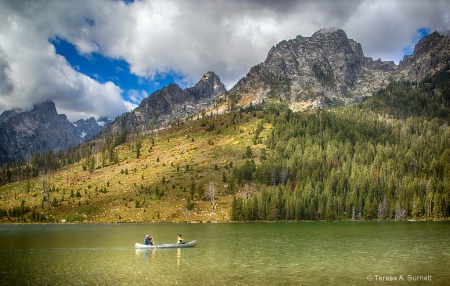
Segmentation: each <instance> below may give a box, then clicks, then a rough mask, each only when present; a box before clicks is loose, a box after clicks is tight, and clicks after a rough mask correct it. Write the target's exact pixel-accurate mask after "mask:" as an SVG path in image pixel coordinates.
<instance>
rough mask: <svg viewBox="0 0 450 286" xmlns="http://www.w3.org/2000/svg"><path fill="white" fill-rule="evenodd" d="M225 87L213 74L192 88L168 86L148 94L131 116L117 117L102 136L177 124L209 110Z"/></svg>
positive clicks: (209, 74) (208, 74) (128, 114)
mask: <svg viewBox="0 0 450 286" xmlns="http://www.w3.org/2000/svg"><path fill="white" fill-rule="evenodd" d="M226 92H227V90H226V88H225V85H224V84H223V83H222V82H221V81H220V79H219V77H218V76H217V75H216V74H215V73H214V72H211V71H209V72H207V73H205V74H204V75H203V76H202V78H201V79H200V81H199V82H197V83H196V84H195V85H194V86H193V87H190V88H186V89H184V90H183V89H181V88H180V87H179V86H178V85H176V84H170V85H168V86H166V87H164V88H162V89H160V90H158V91H155V92H154V93H152V94H151V95H150V96H149V97H147V98H146V99H144V100H143V101H142V102H141V104H140V105H139V106H138V107H137V108H136V109H134V110H133V111H131V112H128V113H125V114H123V115H121V116H120V117H119V118H117V119H116V120H114V122H112V123H111V124H110V125H109V126H107V127H106V128H105V130H104V131H103V132H104V133H112V134H116V133H119V132H123V131H124V130H128V131H131V130H136V129H147V128H159V127H163V126H167V125H171V124H173V123H174V122H179V121H180V120H184V119H186V118H188V117H190V116H193V115H195V114H198V113H199V112H201V111H202V110H203V109H205V108H208V107H210V106H211V105H212V104H213V102H214V99H215V98H216V97H218V96H219V95H222V94H224V93H226Z"/></svg>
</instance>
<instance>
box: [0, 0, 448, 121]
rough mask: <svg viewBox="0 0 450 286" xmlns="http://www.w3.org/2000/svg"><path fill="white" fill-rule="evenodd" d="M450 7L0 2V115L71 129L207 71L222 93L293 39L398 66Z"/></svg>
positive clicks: (281, 0) (403, 1) (147, 0)
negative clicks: (338, 36) (14, 112)
mask: <svg viewBox="0 0 450 286" xmlns="http://www.w3.org/2000/svg"><path fill="white" fill-rule="evenodd" d="M449 7H450V0H433V1H426V0H423V1H418V0H386V1H385V0H379V1H376V0H360V1H358V0H348V1H346V0H342V1H336V0H317V1H313V0H297V1H296V0H278V1H271V0H259V1H257V0H228V1H219V0H217V1H214V0H142V1H131V0H127V1H122V0H95V1H90V0H77V1H59V0H48V1H47V0H39V1H32V0H21V1H13V0H0V113H1V112H3V111H4V110H9V109H12V108H23V109H27V108H31V107H32V106H33V104H35V103H39V102H43V101H47V100H53V101H54V102H55V104H56V108H57V111H58V113H60V114H66V115H67V117H68V119H69V120H71V121H76V120H78V119H87V118H89V117H92V116H93V117H95V118H96V119H97V118H98V117H100V116H107V117H110V118H115V117H117V116H118V115H120V114H122V113H124V112H127V111H130V110H132V109H134V108H136V107H137V106H138V105H139V103H140V102H141V101H142V100H143V99H144V98H146V97H148V96H149V95H151V94H152V92H154V91H156V90H158V89H161V88H162V87H164V86H167V85H168V84H170V83H176V84H178V85H179V86H180V87H182V88H186V87H191V86H193V85H195V83H196V82H198V81H199V80H200V79H201V77H202V75H203V74H205V73H206V72H208V71H213V72H215V73H216V74H217V75H218V76H219V78H220V79H221V80H222V82H223V83H224V84H225V86H226V87H227V89H231V88H232V87H233V85H234V84H235V83H236V82H237V81H238V80H239V79H240V78H242V77H243V76H245V75H246V74H247V72H248V71H249V70H250V68H251V67H252V66H254V65H257V64H258V63H260V62H263V61H264V60H265V58H266V56H267V53H268V52H269V50H270V48H271V47H272V46H274V45H276V44H277V43H279V42H280V41H282V40H289V39H292V38H295V37H296V36H297V35H301V36H304V37H310V36H311V35H312V34H313V33H314V32H316V31H318V30H320V29H321V28H329V27H337V28H341V29H343V30H344V31H345V32H346V34H347V36H348V37H349V38H351V39H354V40H355V41H357V42H359V43H361V45H362V49H363V51H364V55H365V56H370V57H372V58H374V59H378V58H381V59H382V60H384V61H388V60H389V61H395V62H396V63H398V62H399V60H401V59H402V58H403V56H404V55H405V54H411V53H412V52H413V49H414V45H415V44H416V43H417V42H418V41H419V40H420V39H421V38H422V37H423V36H425V35H427V34H429V33H431V32H433V31H448V30H450V8H449Z"/></svg>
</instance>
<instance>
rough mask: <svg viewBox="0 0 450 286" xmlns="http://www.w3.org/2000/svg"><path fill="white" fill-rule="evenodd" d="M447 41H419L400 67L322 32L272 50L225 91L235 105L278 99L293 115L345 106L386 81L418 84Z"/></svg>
mask: <svg viewBox="0 0 450 286" xmlns="http://www.w3.org/2000/svg"><path fill="white" fill-rule="evenodd" d="M449 41H450V38H449V37H448V36H445V35H441V34H439V33H437V32H435V33H432V34H431V35H429V36H426V37H424V38H423V39H422V40H421V41H419V43H418V44H417V46H416V48H415V50H414V53H413V55H411V56H405V58H404V60H403V61H402V62H401V63H400V65H398V66H397V65H395V63H393V62H383V61H381V60H376V61H374V60H373V59H372V58H370V57H365V56H364V53H363V50H362V47H361V45H360V44H359V43H357V42H356V41H354V40H352V39H349V38H348V37H347V35H346V34H345V32H344V31H343V30H341V29H322V30H319V31H317V32H316V33H314V34H313V35H312V36H311V37H301V36H298V37H297V38H295V39H291V40H289V41H282V42H280V43H279V44H278V45H276V46H275V47H273V48H272V49H271V50H270V51H269V53H268V55H267V58H266V60H265V61H264V62H263V63H261V64H259V65H257V66H255V67H253V68H252V69H251V70H250V72H249V73H248V74H247V75H246V76H245V77H244V78H242V79H241V80H240V81H239V82H238V83H237V84H236V85H235V86H234V87H233V88H232V89H231V90H230V92H229V94H228V95H229V97H230V98H231V99H232V100H235V101H236V102H238V101H239V100H242V99H244V100H242V101H243V102H249V101H253V102H254V103H257V102H260V101H261V100H262V99H264V98H270V97H274V96H276V97H282V98H284V99H286V100H288V101H289V102H290V107H291V109H293V110H304V109H309V108H314V107H326V106H330V105H335V106H339V105H340V104H350V103H354V102H358V101H360V100H361V98H362V97H366V96H370V95H372V93H373V92H375V91H377V90H379V89H380V88H383V87H386V86H387V84H388V83H389V80H390V79H397V80H400V79H408V80H412V81H417V80H422V79H423V78H425V77H426V76H429V75H430V74H431V73H433V72H436V71H437V70H439V69H440V68H442V67H443V66H445V65H446V64H447V63H449V58H450V45H449Z"/></svg>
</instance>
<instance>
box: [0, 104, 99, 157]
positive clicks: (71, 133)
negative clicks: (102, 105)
mask: <svg viewBox="0 0 450 286" xmlns="http://www.w3.org/2000/svg"><path fill="white" fill-rule="evenodd" d="M102 120H105V119H102ZM102 122H103V121H102ZM100 124H101V123H100ZM101 128H102V126H100V125H99V123H98V122H97V121H96V120H95V119H94V118H90V119H88V120H86V121H85V120H79V121H77V122H76V123H75V124H73V123H71V122H70V121H69V120H68V119H67V117H66V116H65V115H64V114H58V113H57V111H56V107H55V103H54V102H52V101H48V102H44V103H41V104H37V105H35V106H34V107H33V109H31V110H29V111H25V110H19V109H14V110H8V111H5V112H3V113H2V114H1V115H0V142H1V144H0V162H1V163H7V162H14V161H19V160H23V159H29V158H30V157H31V156H32V155H34V154H35V153H38V152H47V151H50V150H54V151H58V150H65V149H67V148H69V147H72V146H75V145H77V144H79V143H81V142H83V141H84V140H86V139H88V138H91V137H93V136H95V135H97V134H98V133H99V132H100V130H101Z"/></svg>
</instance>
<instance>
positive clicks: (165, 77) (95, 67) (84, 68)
mask: <svg viewBox="0 0 450 286" xmlns="http://www.w3.org/2000/svg"><path fill="white" fill-rule="evenodd" d="M50 42H51V43H52V44H53V45H54V46H55V48H56V53H57V54H59V55H61V56H63V57H64V58H65V59H66V60H67V61H68V62H69V64H70V65H71V66H72V67H73V68H74V69H75V70H77V71H78V72H80V73H83V74H85V75H87V76H89V77H91V78H93V79H95V80H96V81H98V82H100V83H105V82H108V81H111V82H113V83H114V84H115V85H117V86H119V87H120V88H121V89H122V91H123V93H122V96H123V97H124V98H125V99H126V100H129V101H130V102H132V103H135V104H137V105H139V103H140V102H141V101H142V100H143V99H144V98H145V97H147V96H149V95H150V94H151V93H153V92H154V91H156V90H159V89H161V88H162V87H164V86H167V85H169V84H171V83H177V84H179V85H180V86H181V87H182V88H184V87H185V86H184V85H185V84H183V82H182V78H183V77H182V76H181V75H179V74H177V73H176V72H173V71H172V72H169V73H166V74H156V75H155V76H154V77H153V78H145V77H139V76H137V75H135V74H133V73H131V72H130V68H129V64H128V63H127V62H126V61H125V60H123V59H114V58H108V57H105V56H103V55H102V54H100V53H97V52H93V53H91V54H80V53H79V52H78V51H77V49H76V47H75V46H74V45H73V44H72V43H70V42H68V41H66V40H64V39H61V38H56V39H51V40H50Z"/></svg>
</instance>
